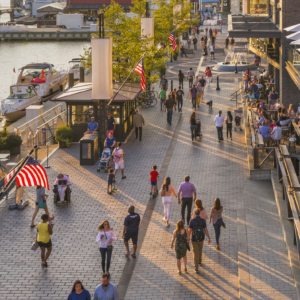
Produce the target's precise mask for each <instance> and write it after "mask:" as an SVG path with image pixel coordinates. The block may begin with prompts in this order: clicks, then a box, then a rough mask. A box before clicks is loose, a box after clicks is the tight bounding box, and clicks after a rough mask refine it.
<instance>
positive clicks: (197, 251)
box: [192, 240, 204, 271]
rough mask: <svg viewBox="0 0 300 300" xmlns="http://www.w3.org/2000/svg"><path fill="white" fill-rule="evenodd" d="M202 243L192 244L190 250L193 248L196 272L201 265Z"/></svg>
mask: <svg viewBox="0 0 300 300" xmlns="http://www.w3.org/2000/svg"><path fill="white" fill-rule="evenodd" d="M203 243H204V240H203V241H202V242H192V248H193V254H194V267H195V270H197V271H198V266H199V264H201V263H202V248H203Z"/></svg>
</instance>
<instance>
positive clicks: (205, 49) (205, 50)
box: [203, 45, 207, 61]
mask: <svg viewBox="0 0 300 300" xmlns="http://www.w3.org/2000/svg"><path fill="white" fill-rule="evenodd" d="M203 56H204V60H205V61H206V60H207V48H206V45H205V47H204V49H203Z"/></svg>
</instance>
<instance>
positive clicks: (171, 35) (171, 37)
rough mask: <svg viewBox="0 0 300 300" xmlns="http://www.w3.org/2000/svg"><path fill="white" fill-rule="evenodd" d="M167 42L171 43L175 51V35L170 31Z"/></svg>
mask: <svg viewBox="0 0 300 300" xmlns="http://www.w3.org/2000/svg"><path fill="white" fill-rule="evenodd" d="M169 40H170V41H171V42H172V48H173V51H175V50H176V49H177V44H176V39H175V33H174V31H172V33H171V34H170V36H169Z"/></svg>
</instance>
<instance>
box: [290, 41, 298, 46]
mask: <svg viewBox="0 0 300 300" xmlns="http://www.w3.org/2000/svg"><path fill="white" fill-rule="evenodd" d="M290 45H300V40H296V41H293V42H291V43H290Z"/></svg>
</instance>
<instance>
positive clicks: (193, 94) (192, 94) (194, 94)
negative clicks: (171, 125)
mask: <svg viewBox="0 0 300 300" xmlns="http://www.w3.org/2000/svg"><path fill="white" fill-rule="evenodd" d="M190 98H191V99H192V106H193V107H192V108H194V109H195V110H196V99H197V89H196V87H195V85H194V84H193V86H192V88H191V89H190Z"/></svg>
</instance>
